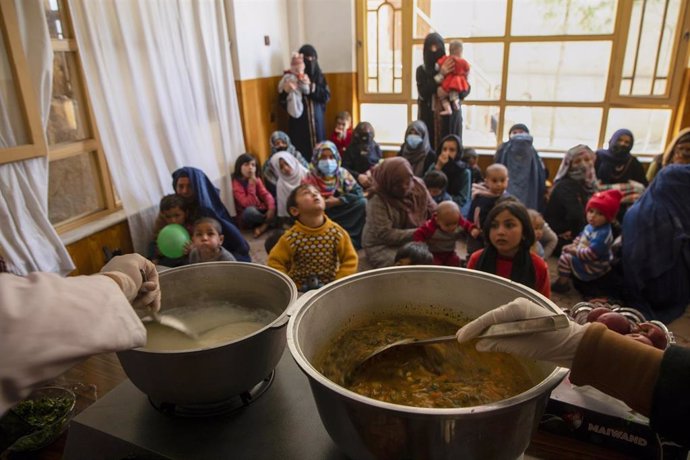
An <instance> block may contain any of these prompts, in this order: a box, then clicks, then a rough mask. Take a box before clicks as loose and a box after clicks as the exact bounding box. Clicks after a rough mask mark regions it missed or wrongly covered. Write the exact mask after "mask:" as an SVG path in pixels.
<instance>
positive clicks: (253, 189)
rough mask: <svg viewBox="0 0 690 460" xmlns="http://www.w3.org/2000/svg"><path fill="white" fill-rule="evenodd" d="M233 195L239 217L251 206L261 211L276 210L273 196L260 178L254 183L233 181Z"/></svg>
mask: <svg viewBox="0 0 690 460" xmlns="http://www.w3.org/2000/svg"><path fill="white" fill-rule="evenodd" d="M232 193H233V195H234V197H235V208H236V210H237V215H238V216H239V215H241V214H242V212H243V211H244V210H245V209H247V208H248V207H250V206H254V207H255V208H257V209H260V210H261V211H266V210H268V209H275V208H276V202H275V200H274V199H273V195H271V193H270V192H269V191H268V190H267V189H266V186H265V185H264V183H263V181H262V180H261V179H259V178H258V177H257V178H256V181H255V182H253V183H249V182H245V181H240V180H238V179H233V180H232Z"/></svg>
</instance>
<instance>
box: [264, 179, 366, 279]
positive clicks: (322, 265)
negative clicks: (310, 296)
mask: <svg viewBox="0 0 690 460" xmlns="http://www.w3.org/2000/svg"><path fill="white" fill-rule="evenodd" d="M287 208H288V210H289V212H290V214H291V215H292V217H294V218H295V219H296V220H295V223H294V225H293V226H292V227H290V228H289V229H288V230H286V231H285V233H283V235H282V236H281V237H280V239H279V240H278V243H276V245H275V246H274V247H273V249H271V252H270V253H269V254H268V266H269V267H272V268H275V269H276V270H279V271H281V272H283V273H285V274H287V275H288V276H289V277H290V278H292V280H293V281H294V282H295V284H297V287H298V288H299V289H300V290H301V291H303V292H304V291H308V290H310V289H315V288H319V287H321V286H323V285H326V284H328V283H330V282H331V281H333V280H336V279H339V278H343V277H345V276H347V275H351V274H353V273H355V272H356V271H357V253H356V252H355V248H354V246H353V245H352V241H351V240H350V235H348V234H347V232H346V231H345V230H343V228H342V227H341V226H340V225H338V224H336V223H335V222H333V221H332V220H330V219H329V218H328V216H326V201H325V200H324V198H323V196H322V195H321V192H320V191H319V190H318V189H317V188H316V187H314V186H313V185H310V184H303V185H300V186H299V187H297V188H295V189H294V190H293V191H292V192H291V193H290V196H289V197H288V199H287Z"/></svg>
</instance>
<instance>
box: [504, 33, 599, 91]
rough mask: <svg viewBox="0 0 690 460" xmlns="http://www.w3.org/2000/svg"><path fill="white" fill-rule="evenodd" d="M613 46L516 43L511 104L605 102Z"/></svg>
mask: <svg viewBox="0 0 690 460" xmlns="http://www.w3.org/2000/svg"><path fill="white" fill-rule="evenodd" d="M610 56H611V42H608V41H606V42H599V41H595V42H552V43H513V44H512V45H511V47H510V61H509V65H508V92H507V99H508V100H513V101H515V100H518V101H520V100H521V101H530V100H533V101H572V102H600V101H603V100H604V95H605V90H606V80H607V78H608V71H609V58H610Z"/></svg>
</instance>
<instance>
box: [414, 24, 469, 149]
mask: <svg viewBox="0 0 690 460" xmlns="http://www.w3.org/2000/svg"><path fill="white" fill-rule="evenodd" d="M444 54H446V48H445V45H444V44H443V37H441V35H439V34H437V33H430V34H429V35H427V36H426V38H425V39H424V64H422V65H420V66H419V67H417V78H416V79H417V94H418V96H417V106H418V108H417V114H418V115H417V117H418V119H419V120H422V121H423V122H424V123H425V124H426V127H427V129H428V130H429V141H430V143H431V145H432V147H433V148H437V147H438V142H439V141H440V140H441V139H443V138H444V137H445V136H447V135H448V134H455V135H456V136H458V137H459V138H460V139H461V140H462V111H461V110H453V113H452V114H451V115H438V114H439V112H441V110H442V109H441V107H440V104H439V103H438V98H437V96H436V91H437V89H438V86H439V85H440V84H441V82H442V81H443V77H444V76H445V75H446V74H447V73H449V72H451V71H452V70H453V66H454V65H455V64H454V61H453V60H452V59H446V61H445V62H444V63H443V66H442V67H441V68H440V69H439V70H436V61H438V59H439V58H440V57H441V56H443V55H444ZM467 94H469V90H467V92H466V93H464V94H460V101H462V100H463V99H464V98H465V97H466V96H467ZM434 109H436V111H434Z"/></svg>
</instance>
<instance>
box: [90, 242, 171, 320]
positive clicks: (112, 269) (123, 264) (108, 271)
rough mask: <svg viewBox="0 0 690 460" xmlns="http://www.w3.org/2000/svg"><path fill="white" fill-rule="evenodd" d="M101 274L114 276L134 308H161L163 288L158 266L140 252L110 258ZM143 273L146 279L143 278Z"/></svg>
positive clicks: (156, 309) (154, 309)
mask: <svg viewBox="0 0 690 460" xmlns="http://www.w3.org/2000/svg"><path fill="white" fill-rule="evenodd" d="M101 274H102V275H106V276H108V277H110V278H112V279H113V280H114V281H115V282H116V283H117V284H118V286H120V289H121V290H122V292H123V293H124V294H125V297H127V300H128V301H129V303H131V304H132V306H133V307H134V308H150V309H151V310H153V311H158V310H160V308H161V290H160V286H159V285H158V272H157V271H156V266H155V265H153V264H152V263H151V262H150V261H149V260H147V259H145V258H144V257H142V256H140V255H139V254H126V255H124V256H117V257H113V258H112V259H110V261H109V262H108V263H107V264H105V265H104V266H103V268H101ZM142 274H143V275H144V278H145V281H144V279H142Z"/></svg>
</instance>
